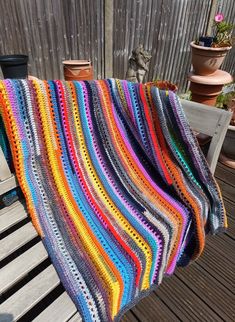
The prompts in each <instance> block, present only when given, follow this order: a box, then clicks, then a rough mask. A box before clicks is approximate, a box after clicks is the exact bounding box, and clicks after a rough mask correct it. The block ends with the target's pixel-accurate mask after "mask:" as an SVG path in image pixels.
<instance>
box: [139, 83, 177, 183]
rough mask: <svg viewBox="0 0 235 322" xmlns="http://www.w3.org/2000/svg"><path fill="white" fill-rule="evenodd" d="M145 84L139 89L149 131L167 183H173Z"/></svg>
mask: <svg viewBox="0 0 235 322" xmlns="http://www.w3.org/2000/svg"><path fill="white" fill-rule="evenodd" d="M143 86H144V85H141V86H140V87H139V89H140V97H141V100H142V103H143V106H144V111H145V116H146V120H147V124H148V128H149V132H150V135H151V139H152V143H153V147H154V151H155V153H156V155H157V158H158V161H159V163H160V166H161V168H162V171H163V173H164V175H165V178H166V180H167V183H168V184H172V183H173V181H172V178H171V176H170V174H169V172H168V170H167V167H166V166H165V163H164V162H163V160H162V156H161V151H160V146H159V144H158V140H157V136H156V132H155V129H154V127H153V122H152V120H151V115H150V111H149V108H148V103H147V101H146V98H145V95H144V90H143Z"/></svg>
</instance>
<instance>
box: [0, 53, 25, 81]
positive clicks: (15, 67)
mask: <svg viewBox="0 0 235 322" xmlns="http://www.w3.org/2000/svg"><path fill="white" fill-rule="evenodd" d="M28 59H29V58H28V56H27V55H5V56H0V65H1V68H2V73H3V76H4V78H27V76H28Z"/></svg>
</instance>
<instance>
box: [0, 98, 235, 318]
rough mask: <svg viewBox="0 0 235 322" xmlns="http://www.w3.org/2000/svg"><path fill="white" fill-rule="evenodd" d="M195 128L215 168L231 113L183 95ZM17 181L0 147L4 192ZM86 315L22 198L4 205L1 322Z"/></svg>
mask: <svg viewBox="0 0 235 322" xmlns="http://www.w3.org/2000/svg"><path fill="white" fill-rule="evenodd" d="M182 104H183V107H184V110H185V113H186V115H187V117H188V119H189V122H190V123H191V126H192V128H193V129H195V130H196V131H199V132H202V133H205V134H207V135H209V136H211V137H212V140H211V143H210V147H209V150H208V154H207V160H208V163H209V165H210V168H211V170H212V172H214V170H215V167H216V164H217V160H218V157H219V153H220V150H221V147H222V144H223V140H224V137H225V134H226V131H227V128H228V125H229V122H230V119H231V113H228V112H226V111H223V110H220V109H215V108H212V107H208V106H205V105H201V104H198V103H194V102H189V101H184V100H182ZM16 186H17V180H16V177H15V175H14V174H12V173H11V172H10V170H9V167H8V165H7V162H6V160H5V158H4V155H3V153H2V150H1V149H0V194H1V195H2V194H4V193H5V192H7V191H10V190H11V189H13V188H15V187H16ZM17 320H21V321H37V322H63V321H64V322H65V321H70V322H75V321H82V319H81V317H80V315H79V313H78V312H77V310H76V307H75V305H74V304H73V302H72V300H71V299H70V297H69V296H68V295H67V293H66V292H65V291H64V289H63V287H62V286H61V283H60V280H59V277H58V275H57V273H56V271H55V269H54V267H53V266H52V264H51V262H50V260H49V258H48V254H47V251H46V250H45V248H44V246H43V244H42V242H41V240H40V238H39V236H38V235H37V232H36V230H35V229H34V227H33V225H32V223H31V221H30V218H29V216H28V214H27V210H26V208H25V205H24V202H21V201H17V202H15V203H14V204H12V205H11V206H9V207H5V208H3V209H2V210H0V322H10V321H17Z"/></svg>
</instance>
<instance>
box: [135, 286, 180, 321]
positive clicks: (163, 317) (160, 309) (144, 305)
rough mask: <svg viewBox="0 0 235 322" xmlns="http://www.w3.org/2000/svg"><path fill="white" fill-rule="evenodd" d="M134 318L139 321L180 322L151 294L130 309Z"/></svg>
mask: <svg viewBox="0 0 235 322" xmlns="http://www.w3.org/2000/svg"><path fill="white" fill-rule="evenodd" d="M131 310H132V311H133V313H134V314H135V316H137V317H138V319H139V320H140V321H156V318H157V319H158V321H175V322H177V321H180V320H179V319H178V317H177V315H176V314H175V313H173V312H172V311H171V310H170V309H169V308H168V307H167V306H166V305H165V304H164V303H163V302H162V301H161V300H160V299H159V298H157V297H156V295H155V294H154V293H153V292H152V293H150V294H149V295H148V296H147V297H145V298H143V299H142V300H141V301H140V302H139V303H138V304H137V305H136V306H134V307H133V308H132V309H131Z"/></svg>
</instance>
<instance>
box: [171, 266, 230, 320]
mask: <svg viewBox="0 0 235 322" xmlns="http://www.w3.org/2000/svg"><path fill="white" fill-rule="evenodd" d="M176 276H177V277H178V278H179V279H180V280H181V281H182V282H184V283H185V284H186V285H187V286H188V287H189V288H190V289H191V290H192V291H193V292H194V293H195V294H197V296H198V297H199V298H200V299H201V300H202V301H203V302H205V303H206V304H207V306H208V307H209V308H211V309H212V310H213V311H214V312H215V313H216V314H217V315H218V316H219V317H221V319H224V320H225V321H234V320H235V307H234V301H235V295H234V294H233V293H231V292H230V291H229V290H227V289H226V287H224V286H223V285H222V284H221V283H220V282H219V281H217V280H216V279H214V278H213V277H212V276H211V275H210V274H209V273H208V272H206V271H205V270H204V269H203V268H202V267H200V266H199V265H193V264H192V265H191V266H189V267H188V268H184V269H179V270H177V272H176ZM221 295H222V296H221Z"/></svg>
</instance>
